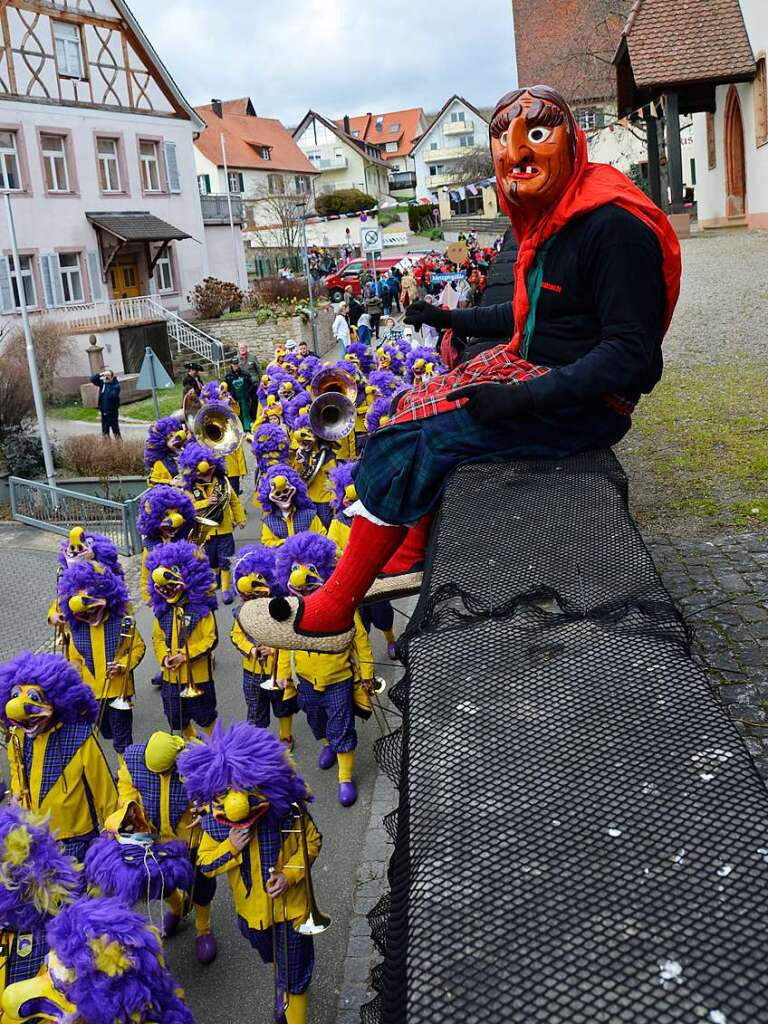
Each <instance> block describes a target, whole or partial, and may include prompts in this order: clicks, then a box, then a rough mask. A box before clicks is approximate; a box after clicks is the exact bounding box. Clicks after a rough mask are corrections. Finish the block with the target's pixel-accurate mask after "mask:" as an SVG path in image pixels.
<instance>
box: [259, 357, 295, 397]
mask: <svg viewBox="0 0 768 1024" xmlns="http://www.w3.org/2000/svg"><path fill="white" fill-rule="evenodd" d="M266 375H267V377H269V383H268V384H267V385H266V386H265V385H264V384H260V385H259V388H258V391H257V395H258V399H259V402H260V403H261V405H265V404H266V401H267V395H274V396H275V398H277V389H278V388H279V387H280V384H281V383H282V382H283V381H284V380H293V381H295V377H293V375H292V374H290V373H287V372H286V371H285V370H284V369H283V368H282V367H280V366H268V367H267V370H266Z"/></svg>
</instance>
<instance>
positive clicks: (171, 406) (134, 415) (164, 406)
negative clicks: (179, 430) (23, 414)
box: [48, 384, 181, 423]
mask: <svg viewBox="0 0 768 1024" xmlns="http://www.w3.org/2000/svg"><path fill="white" fill-rule="evenodd" d="M157 402H158V405H159V406H160V415H161V416H170V414H171V413H172V412H176V410H177V409H180V408H181V384H177V385H176V386H175V387H173V388H169V389H168V390H167V391H158V393H157ZM48 415H49V416H50V418H51V419H54V420H80V421H81V422H85V423H98V422H99V420H100V419H101V414H100V413H99V410H98V409H86V408H84V407H83V406H82V405H80V403H79V402H71V403H70V404H69V405H58V406H54V407H53V408H51V409H49V410H48ZM120 416H121V417H125V418H126V419H129V420H139V421H140V422H142V423H150V422H151V421H152V420H153V419H155V407H154V404H153V402H152V396H151V395H150V397H149V398H143V399H142V400H141V401H140V402H131V403H130V405H121V406H120Z"/></svg>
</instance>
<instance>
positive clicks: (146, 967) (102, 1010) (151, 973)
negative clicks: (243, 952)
mask: <svg viewBox="0 0 768 1024" xmlns="http://www.w3.org/2000/svg"><path fill="white" fill-rule="evenodd" d="M278 742H279V741H278ZM47 939H48V945H49V947H50V948H51V949H52V950H53V951H54V952H55V954H56V956H57V958H58V960H59V961H60V962H61V964H62V965H63V966H64V967H66V968H70V969H71V970H72V971H73V973H74V980H73V981H64V980H58V979H57V986H58V988H59V989H60V990H61V992H62V994H63V995H64V996H66V998H67V999H68V1000H69V1001H70V1002H71V1003H73V1004H74V1005H75V1007H76V1008H77V1013H76V1015H75V1016H76V1017H77V1019H78V1020H83V1021H88V1024H117V1022H119V1024H128V1021H132V1022H133V1021H136V1022H138V1021H142V1022H143V1021H162V1022H163V1024H194V1018H193V1016H192V1014H191V1012H190V1011H189V1009H188V1008H187V1007H186V1005H185V1004H184V1002H183V1001H182V999H181V998H180V996H179V994H178V993H179V992H181V989H180V988H179V985H178V983H177V982H176V980H175V978H174V977H173V976H172V975H171V974H170V973H169V972H168V970H167V969H166V967H165V960H164V957H163V947H162V943H161V941H160V936H159V935H158V933H157V931H156V929H155V928H153V927H152V926H151V925H150V924H149V922H148V921H147V920H146V919H145V918H144V917H142V916H141V914H137V913H135V912H134V911H132V910H129V909H128V907H126V906H125V905H124V904H123V903H121V902H120V900H116V899H81V900H78V902H77V903H75V904H74V905H73V906H71V907H67V908H66V910H63V911H62V912H61V913H60V914H59V915H58V917H56V918H54V919H53V921H51V923H50V924H49V925H48V930H47ZM107 948H109V953H106V952H105V951H106V950H107ZM118 954H121V955H120V959H119V960H117V956H118ZM105 963H109V965H110V968H111V970H110V971H109V972H106V971H105V970H102V969H101V967H102V966H103V965H104V964H105Z"/></svg>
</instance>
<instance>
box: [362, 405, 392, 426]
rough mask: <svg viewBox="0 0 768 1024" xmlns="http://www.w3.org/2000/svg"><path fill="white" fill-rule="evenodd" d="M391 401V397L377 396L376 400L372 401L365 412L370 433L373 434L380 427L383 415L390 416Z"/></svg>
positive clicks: (366, 424)
mask: <svg viewBox="0 0 768 1024" xmlns="http://www.w3.org/2000/svg"><path fill="white" fill-rule="evenodd" d="M391 403H392V399H391V398H377V399H375V401H373V402H371V407H370V408H369V410H368V412H367V413H366V414H365V429H366V430H367V431H368V433H369V434H372V433H373V432H374V430H378V429H379V427H380V426H381V419H382V417H383V416H389V407H390V405H391Z"/></svg>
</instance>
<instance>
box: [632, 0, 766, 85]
mask: <svg viewBox="0 0 768 1024" xmlns="http://www.w3.org/2000/svg"><path fill="white" fill-rule="evenodd" d="M624 40H625V41H626V45H627V47H628V50H629V58H630V61H631V62H632V72H633V74H634V78H635V82H636V83H637V85H638V86H641V87H642V86H646V87H648V86H658V85H665V84H669V85H671V84H673V83H677V82H702V81H712V80H716V81H733V80H738V79H743V78H744V77H750V76H752V75H754V73H755V58H754V55H753V53H752V47H751V46H750V43H749V37H748V36H747V30H746V27H745V25H744V18H743V16H742V13H741V7H740V6H739V0H685V2H684V3H683V2H681V0H636V2H635V5H634V7H633V8H632V12H631V14H630V15H629V20H628V21H627V24H626V27H625V29H624Z"/></svg>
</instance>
